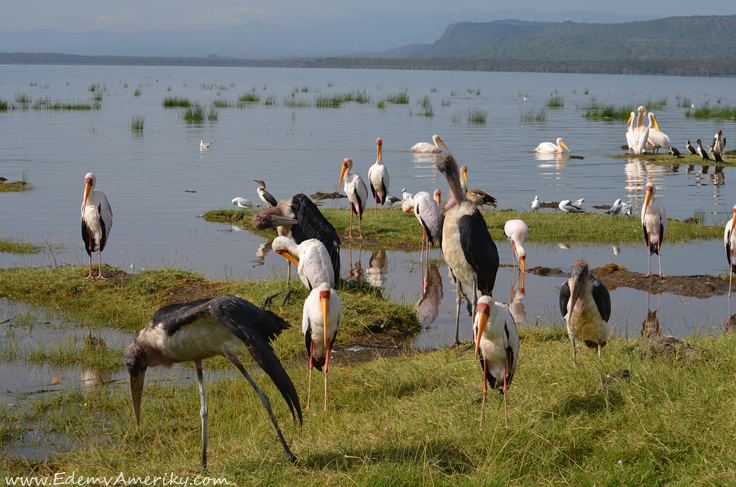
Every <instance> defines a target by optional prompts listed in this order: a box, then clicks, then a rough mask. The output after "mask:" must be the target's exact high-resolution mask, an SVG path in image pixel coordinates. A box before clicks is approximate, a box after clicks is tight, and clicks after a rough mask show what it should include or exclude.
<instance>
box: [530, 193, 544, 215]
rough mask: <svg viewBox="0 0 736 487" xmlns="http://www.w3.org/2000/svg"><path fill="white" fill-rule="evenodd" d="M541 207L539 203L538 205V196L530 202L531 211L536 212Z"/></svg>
mask: <svg viewBox="0 0 736 487" xmlns="http://www.w3.org/2000/svg"><path fill="white" fill-rule="evenodd" d="M541 206H542V205H541V203H539V196H535V197H534V201H532V204H531V208H532V211H537V210H538V209H539V208H540V207H541Z"/></svg>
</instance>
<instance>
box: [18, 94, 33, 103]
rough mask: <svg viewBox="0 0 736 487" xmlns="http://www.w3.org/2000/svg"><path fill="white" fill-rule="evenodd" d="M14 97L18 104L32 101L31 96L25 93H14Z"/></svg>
mask: <svg viewBox="0 0 736 487" xmlns="http://www.w3.org/2000/svg"><path fill="white" fill-rule="evenodd" d="M14 99H15V102H16V103H19V104H20V105H29V104H30V103H31V102H32V101H33V98H31V97H30V96H28V95H26V94H25V93H19V94H16V95H15V97H14Z"/></svg>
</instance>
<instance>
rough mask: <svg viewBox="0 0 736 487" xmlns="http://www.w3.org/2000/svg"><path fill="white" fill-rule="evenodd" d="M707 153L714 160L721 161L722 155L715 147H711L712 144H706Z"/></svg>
mask: <svg viewBox="0 0 736 487" xmlns="http://www.w3.org/2000/svg"><path fill="white" fill-rule="evenodd" d="M708 154H710V156H711V157H712V158H713V160H714V161H716V162H723V157H721V153H720V152H716V151H715V149H713V146H712V145H709V146H708Z"/></svg>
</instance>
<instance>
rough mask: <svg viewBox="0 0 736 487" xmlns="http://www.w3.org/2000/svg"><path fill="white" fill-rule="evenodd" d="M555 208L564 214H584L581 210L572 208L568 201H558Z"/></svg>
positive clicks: (575, 207)
mask: <svg viewBox="0 0 736 487" xmlns="http://www.w3.org/2000/svg"><path fill="white" fill-rule="evenodd" d="M557 207H558V208H559V209H560V210H562V211H564V212H565V213H585V212H584V211H583V210H581V209H580V208H578V207H577V206H573V204H572V203H570V200H562V201H560V204H559V205H557Z"/></svg>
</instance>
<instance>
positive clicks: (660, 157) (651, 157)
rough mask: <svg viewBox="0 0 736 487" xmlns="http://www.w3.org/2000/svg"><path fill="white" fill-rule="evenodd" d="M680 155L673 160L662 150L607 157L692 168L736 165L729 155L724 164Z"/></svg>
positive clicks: (683, 153)
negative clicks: (689, 166)
mask: <svg viewBox="0 0 736 487" xmlns="http://www.w3.org/2000/svg"><path fill="white" fill-rule="evenodd" d="M691 142H692V141H691ZM696 146H697V144H695V145H694V146H693V147H696ZM696 148H697V147H696ZM680 155H681V156H682V157H680V158H679V159H675V158H674V157H672V156H671V155H669V154H665V153H662V150H661V149H660V153H659V154H611V155H609V156H608V157H613V158H614V159H639V160H641V161H645V162H653V163H656V164H667V165H673V164H689V165H692V166H717V167H722V166H734V165H736V158H734V156H733V155H729V156H728V159H726V160H725V162H716V161H713V160H709V161H704V160H703V159H701V157H700V156H697V155H693V154H689V153H687V150H685V151H681V152H680Z"/></svg>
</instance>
